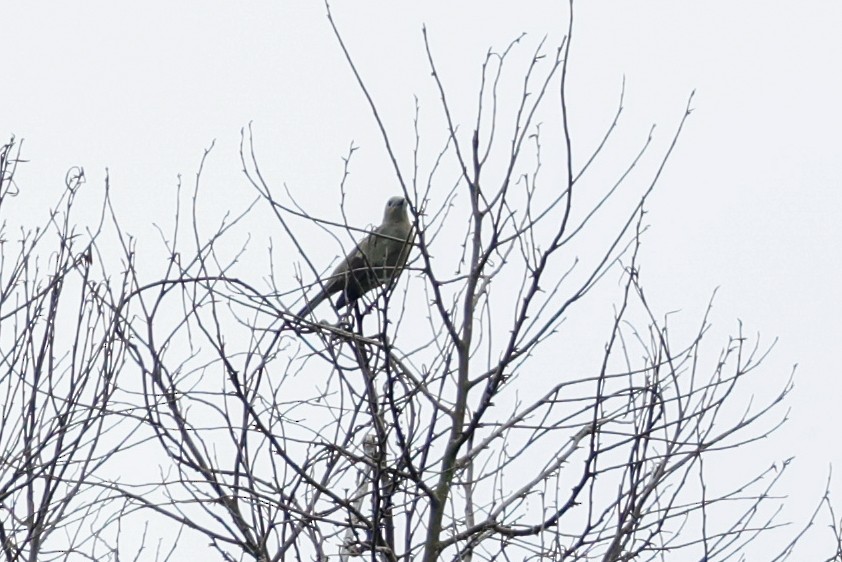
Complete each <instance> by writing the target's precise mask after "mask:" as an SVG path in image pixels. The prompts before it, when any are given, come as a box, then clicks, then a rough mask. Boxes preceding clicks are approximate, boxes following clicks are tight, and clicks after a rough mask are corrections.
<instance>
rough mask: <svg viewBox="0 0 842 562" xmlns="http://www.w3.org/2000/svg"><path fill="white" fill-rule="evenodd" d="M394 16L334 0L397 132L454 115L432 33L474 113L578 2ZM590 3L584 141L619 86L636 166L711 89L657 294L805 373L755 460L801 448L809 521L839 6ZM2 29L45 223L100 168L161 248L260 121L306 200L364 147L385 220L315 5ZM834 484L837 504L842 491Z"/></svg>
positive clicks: (833, 418)
mask: <svg viewBox="0 0 842 562" xmlns="http://www.w3.org/2000/svg"><path fill="white" fill-rule="evenodd" d="M399 4H405V3H393V2H366V3H356V2H355V3H353V7H351V4H350V3H347V2H346V3H340V2H337V3H336V6H335V7H334V10H335V15H336V19H337V21H338V24H339V25H340V28H341V29H342V31H343V33H344V35H345V38H346V41H347V43H348V44H349V47H350V48H351V49H352V51H353V53H354V56H355V57H356V60H357V61H358V63H359V67H360V70H361V71H362V72H363V73H364V75H365V77H366V78H367V80H368V81H369V84H370V86H371V89H372V92H373V94H374V96H375V99H376V100H377V101H378V102H379V103H380V104H382V107H383V109H384V116H385V117H386V119H387V123H388V125H389V126H390V127H391V128H392V129H393V130H394V131H395V134H396V135H398V136H399V137H404V138H408V135H410V134H411V124H412V122H411V119H412V114H413V97H412V96H413V94H414V93H417V94H418V95H419V97H420V98H421V99H422V112H424V113H422V115H424V114H429V115H434V114H435V112H436V110H437V109H438V108H437V106H436V101H437V100H436V98H435V96H434V95H433V90H432V86H433V85H432V83H431V81H430V78H429V71H428V69H427V67H426V66H425V59H424V55H423V43H422V40H421V32H420V26H421V23H422V22H426V24H427V27H428V30H429V34H430V38H431V41H432V44H433V49H434V52H435V53H436V55H437V58H438V61H439V63H440V65H441V67H442V75H443V79H444V80H445V81H446V86H447V87H448V88H449V91H450V92H452V94H453V101H454V106H455V107H456V108H457V110H460V111H462V114H461V115H462V119H463V120H464V122H465V123H470V121H471V116H472V113H471V112H472V110H473V104H474V103H475V91H476V87H477V80H478V77H479V66H480V64H481V62H482V58H483V55H484V53H485V51H486V50H487V49H488V48H489V47H496V48H502V47H503V46H504V45H505V44H506V43H508V41H510V40H511V39H513V38H514V37H516V36H517V35H518V34H519V33H520V32H521V31H526V32H528V33H529V35H528V36H527V39H526V41H525V47H524V48H525V49H527V50H532V49H533V48H534V45H535V43H536V42H537V41H538V40H539V39H540V38H541V37H542V36H543V35H544V34H549V36H550V38H551V39H556V40H557V39H558V38H559V37H560V35H561V34H562V33H563V27H562V26H563V25H564V21H565V20H564V14H565V9H566V8H565V5H564V4H561V3H557V2H546V1H545V2H528V3H526V2H517V3H516V2H489V1H470V2H468V1H464V2H458V3H453V2H444V1H436V2H423V3H417V4H418V5H417V6H413V7H405V6H402V7H397V6H398V5H399ZM453 4H458V6H457V7H453V6H452V5H453ZM422 5H423V7H420V6H422ZM515 6H517V7H515ZM576 12H577V15H576V17H577V20H576V26H575V28H574V43H573V49H572V61H571V78H570V85H571V111H572V112H573V113H574V115H575V117H574V120H573V127H574V134H579V135H580V137H578V138H581V139H583V141H582V146H590V144H591V143H592V142H593V139H594V138H596V137H597V135H599V134H600V132H601V131H602V127H604V126H605V124H606V123H607V122H608V120H609V119H610V116H611V115H612V112H613V104H615V103H616V100H617V96H618V93H619V86H620V83H621V80H622V77H623V76H624V75H625V77H626V91H627V97H626V104H625V106H626V110H625V111H626V114H625V117H624V129H623V130H624V132H623V133H622V134H621V135H620V137H619V138H620V139H621V140H622V142H623V143H627V144H624V145H623V147H624V150H621V151H619V152H618V153H617V154H630V153H631V152H632V150H633V149H634V148H635V147H636V146H637V144H636V143H638V142H639V141H640V140H642V139H643V138H645V134H646V131H647V130H648V127H649V125H650V124H651V123H657V124H658V132H659V134H660V135H662V136H663V138H665V136H666V135H667V134H668V133H669V132H671V131H672V130H673V128H674V127H675V125H676V123H677V120H678V118H679V117H680V116H681V112H682V110H683V108H684V105H685V103H686V99H687V96H688V95H689V93H690V91H691V90H693V89H695V90H696V92H697V93H696V97H695V101H694V103H693V107H694V108H695V112H694V114H693V116H692V118H691V120H690V122H689V124H688V127H687V130H686V133H685V135H684V136H683V138H682V140H681V141H680V144H679V147H678V149H677V151H676V153H675V154H674V157H673V159H672V161H671V163H670V164H669V166H668V168H667V173H666V174H665V175H664V177H663V178H662V182H661V184H660V187H659V188H658V192H657V193H656V195H655V197H654V199H653V202H652V204H651V205H650V207H649V210H650V215H649V222H650V224H651V225H652V229H651V231H650V232H649V233H648V235H647V239H646V246H645V250H644V264H643V274H644V281H645V283H646V286H647V290H648V292H649V295H650V297H653V298H654V299H655V300H656V301H657V303H658V307H659V309H660V310H661V311H663V312H666V311H668V310H673V309H679V308H680V309H684V310H686V311H688V315H687V316H686V317H685V318H687V319H688V321H689V320H691V319H692V320H694V319H695V318H696V317H697V316H698V313H699V312H700V311H701V310H703V308H704V306H705V304H706V303H707V300H708V298H709V297H710V294H711V292H712V291H713V290H714V288H716V287H717V286H719V287H720V292H719V294H718V297H717V299H716V301H715V313H714V316H713V320H714V322H715V323H716V324H717V327H718V328H720V329H721V330H722V331H723V333H724V331H725V330H726V329H727V330H732V329H733V328H734V327H735V326H736V319H741V320H743V321H744V323H745V326H746V331H747V332H748V333H749V334H754V333H756V332H759V333H760V334H761V335H762V337H763V339H764V340H765V341H771V340H772V339H773V338H775V337H779V338H780V342H779V344H778V346H777V348H776V350H775V351H774V353H773V356H772V357H771V358H770V360H769V361H768V363H767V365H766V367H765V373H768V377H769V379H770V380H772V381H774V382H773V383H772V384H774V385H779V384H780V381H781V380H782V379H784V378H785V375H786V374H787V372H788V371H789V369H790V367H791V365H792V364H794V363H798V364H799V369H798V376H797V379H796V390H795V393H794V395H793V396H792V399H791V402H790V404H791V407H792V414H791V421H790V423H789V424H788V425H787V426H785V428H784V429H783V430H781V431H780V432H779V433H777V434H776V435H775V436H774V437H773V438H772V439H771V440H769V443H768V444H764V445H763V448H762V449H761V450H762V451H763V454H765V455H767V456H766V457H763V458H768V459H769V462H771V461H772V460H775V459H778V460H782V459H784V458H787V457H789V456H793V455H795V456H796V457H797V459H796V463H795V466H794V467H793V471H792V473H791V474H790V477H789V478H788V479H787V480H786V483H785V485H786V486H787V488H786V491H787V492H788V493H789V495H790V496H791V497H792V498H793V504H792V508H791V509H792V511H790V512H788V513H789V514H790V518H792V519H795V518H799V517H803V516H804V515H805V514H806V512H807V511H808V510H809V509H810V508H811V507H812V505H813V504H814V501H816V500H818V498H819V496H820V494H821V492H822V486H823V482H824V478H825V477H826V473H827V470H828V468H829V465H830V464H831V463H834V464H835V466H836V467H838V468H837V470H839V467H842V446H840V440H839V437H838V428H839V427H842V408H840V407H839V404H840V395H842V382H840V380H839V374H840V373H839V362H838V360H837V359H836V356H837V354H838V352H839V349H840V344H839V342H840V341H842V328H840V318H842V291H840V289H839V286H840V284H839V281H838V280H837V279H838V278H839V277H840V274H842V226H840V220H839V217H840V216H842V141H841V140H840V131H842V63H840V60H842V31H841V30H842V4H840V3H838V2H834V1H830V0H827V1H803V2H788V3H784V2H759V1H742V2H734V1H723V0H718V1H707V2H699V1H696V2H686V1H676V0H670V1H666V0H662V1H638V2H629V1H603V2H596V1H590V0H589V1H580V2H579V3H578V5H577V10H576ZM0 29H2V34H0V37H2V40H3V47H4V56H3V66H2V79H0V135H3V136H5V137H8V136H9V135H11V134H15V135H16V136H17V137H18V138H25V139H26V141H25V144H24V156H25V157H26V158H28V159H29V160H30V163H29V164H27V165H25V167H23V168H21V170H20V174H19V177H18V181H19V183H20V184H21V186H22V187H23V189H24V190H27V191H28V192H29V196H30V197H31V199H29V200H28V201H29V202H28V203H21V204H22V205H23V208H25V209H28V210H27V213H28V212H31V213H32V217H33V219H32V220H33V222H35V221H36V220H39V219H40V217H43V213H44V212H45V210H46V209H45V207H44V206H45V205H48V204H49V203H51V202H52V201H54V200H55V198H56V197H57V195H58V193H59V191H60V189H61V185H62V183H63V178H64V174H65V172H66V170H67V168H68V167H70V166H72V165H81V166H84V167H85V170H86V172H87V175H88V178H89V187H93V186H97V189H99V188H101V185H102V180H103V178H104V169H105V168H106V167H108V168H109V169H110V172H111V177H112V185H113V188H114V190H115V198H116V200H117V204H118V205H120V206H122V207H121V208H123V209H124V213H123V214H124V216H126V219H127V224H129V228H130V229H132V230H133V231H134V232H136V233H138V235H140V236H145V235H151V234H152V233H153V231H152V230H151V228H149V224H150V223H151V222H152V221H159V222H164V221H166V220H167V219H168V218H169V216H170V215H171V212H170V211H169V207H168V205H169V201H170V200H171V196H172V193H173V190H174V187H175V185H176V177H177V174H179V173H181V174H183V176H184V177H185V178H186V179H187V180H189V179H191V178H192V177H193V174H194V173H195V171H196V168H197V166H198V163H199V159H200V157H201V154H202V151H203V149H204V148H205V147H207V146H209V145H210V143H211V141H212V140H213V139H216V141H217V144H216V147H215V149H214V153H213V157H212V160H211V165H210V168H209V176H208V178H213V179H208V181H209V182H212V183H214V184H216V185H217V186H219V185H226V184H230V185H231V186H232V188H231V197H230V199H229V198H225V197H220V198H216V199H214V200H213V203H209V205H215V206H216V208H215V209H209V212H216V213H217V214H221V213H222V212H223V211H224V210H225V209H228V208H230V207H231V206H235V207H236V205H237V203H238V199H237V198H238V197H239V195H238V194H240V193H243V194H245V193H247V191H246V190H244V189H243V188H242V186H243V185H244V182H243V180H242V178H241V176H240V173H239V164H238V161H237V154H236V148H237V145H238V143H239V129H240V127H242V126H244V125H246V124H247V123H248V122H249V121H253V123H254V129H255V132H256V140H257V149H258V155H259V156H260V158H261V163H262V164H263V166H264V167H265V170H266V172H267V175H268V176H269V177H270V179H271V180H272V181H274V182H276V185H278V186H280V185H281V182H286V183H287V184H288V186H289V187H290V189H291V190H292V191H293V192H294V193H296V194H298V195H299V196H300V197H301V199H302V201H304V202H305V203H309V204H310V205H311V208H315V207H316V206H318V205H324V204H325V201H331V200H332V199H331V198H333V197H336V194H337V185H338V180H339V178H340V177H341V173H342V161H341V157H342V156H344V155H345V153H346V152H347V149H348V147H349V145H350V143H351V141H352V140H353V141H354V142H355V144H356V145H358V146H360V152H359V162H358V163H357V166H358V167H356V168H355V169H354V174H355V175H354V181H355V182H356V185H357V189H363V186H373V187H370V188H368V187H366V188H365V189H368V190H369V191H368V192H370V194H371V200H374V201H377V202H378V203H377V210H376V211H375V212H373V213H372V212H368V209H367V208H366V207H365V206H361V207H357V208H352V209H351V212H352V215H353V217H354V218H355V219H357V220H359V221H360V222H362V223H365V222H366V221H369V222H371V221H376V220H377V219H378V218H379V213H380V210H379V209H380V206H381V203H380V202H381V201H383V200H385V198H386V197H387V196H388V195H390V194H392V193H394V191H395V187H394V183H393V182H392V181H391V179H390V178H391V170H390V169H389V168H388V166H387V162H386V160H385V158H384V153H383V151H382V144H381V142H380V140H379V139H378V137H377V136H376V131H375V129H374V127H373V123H372V121H371V119H370V116H369V114H368V113H367V110H366V106H365V104H364V100H363V98H362V96H361V95H360V92H359V91H358V89H357V88H356V87H355V85H354V83H353V81H352V78H351V75H350V73H349V71H348V68H347V66H346V65H345V64H344V62H343V60H342V57H341V52H340V51H339V48H338V45H337V44H336V41H335V40H334V38H333V37H332V35H331V32H330V29H329V26H328V23H327V21H326V19H325V10H324V7H323V6H322V5H321V3H320V2H308V3H305V2H249V3H234V2H208V1H203V2H198V1H191V2H161V1H147V2H142V3H117V2H110V1H109V2H106V1H92V0H89V1H86V2H43V1H34V2H26V3H24V2H17V3H11V2H5V3H4V6H3V8H2V21H0ZM513 76H514V74H513ZM583 150H584V149H583ZM233 186H240V187H239V188H235V187H233ZM238 189H239V191H238ZM368 192H367V193H368ZM329 212H330V211H327V210H326V211H325V213H329ZM372 215H373V216H372ZM21 220H24V221H25V220H26V217H24V218H23V219H21ZM141 244H142V242H141ZM711 352H714V350H713V349H711ZM764 376H765V375H764ZM758 380H762V377H761V378H758ZM776 388H777V386H776ZM762 390H763V389H758V391H759V392H762ZM761 456H762V455H761ZM753 458H755V456H751V457H748V459H753ZM741 462H743V460H742V459H741ZM765 464H768V463H766V462H765V461H764V465H765ZM833 489H834V492H835V496H836V498H837V501H836V506H837V509H838V510H842V479H840V478H837V479H836V482H835V485H834V488H833ZM822 552H824V551H822ZM819 553H820V552H817V553H816V555H818V554H819ZM805 555H806V556H807V558H806V559H811V558H810V556H809V552H808V553H805Z"/></svg>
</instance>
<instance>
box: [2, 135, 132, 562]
mask: <svg viewBox="0 0 842 562" xmlns="http://www.w3.org/2000/svg"><path fill="white" fill-rule="evenodd" d="M21 161H22V160H21V157H20V144H18V143H16V141H15V139H14V138H12V139H11V140H10V141H9V142H8V143H6V144H4V145H3V146H2V147H0V212H3V213H4V215H3V216H4V221H3V223H2V227H0V273H2V278H1V279H2V280H1V281H0V349H2V352H0V356H2V367H0V388H2V389H3V391H2V406H0V506H2V509H0V547H2V555H3V558H4V559H5V560H51V559H57V558H63V557H65V556H69V555H78V554H85V555H90V553H102V552H103V551H108V550H111V549H112V548H113V547H112V543H110V542H109V536H108V535H107V533H106V532H105V529H106V526H107V524H106V516H107V515H108V513H109V509H106V505H108V506H109V508H110V507H111V506H113V505H117V503H119V501H120V500H119V498H113V497H110V496H109V494H108V491H107V490H103V489H101V488H98V487H96V486H94V485H93V478H94V475H95V474H96V473H97V471H98V470H99V469H100V468H101V467H102V465H103V464H104V463H105V462H106V461H107V460H108V459H109V458H110V457H111V456H112V455H113V453H114V451H115V450H116V449H118V448H119V447H120V446H121V445H122V444H124V443H125V442H126V440H127V439H128V437H129V436H128V435H125V434H122V435H121V434H120V433H119V430H117V429H116V428H118V427H121V428H122V425H121V424H119V423H118V417H117V416H112V415H109V413H110V411H111V410H112V397H113V393H114V391H115V388H116V381H117V374H118V372H119V371H120V370H121V368H122V366H123V364H124V359H125V348H124V347H123V345H122V343H121V342H122V339H121V338H119V337H117V335H116V334H117V333H119V332H120V331H121V330H122V329H123V328H122V327H121V318H120V317H119V316H118V315H116V314H115V313H114V309H113V306H109V304H108V300H109V298H110V296H111V290H112V287H110V286H109V284H108V283H107V282H106V280H105V279H104V278H103V277H100V276H99V275H97V273H96V266H95V265H94V262H93V260H94V256H96V255H97V254H96V252H97V250H96V245H95V241H96V239H97V237H98V236H99V233H100V229H101V226H102V224H100V225H99V226H100V229H97V230H96V231H94V232H91V231H88V233H87V236H83V235H82V233H80V232H77V230H76V227H75V226H74V222H75V221H74V219H73V217H72V214H71V210H72V208H73V205H74V201H75V199H76V195H77V192H78V191H79V189H80V188H81V186H82V184H83V183H84V180H85V176H84V172H83V171H82V170H81V169H79V168H74V169H71V170H70V172H68V174H67V178H66V185H65V190H64V193H63V194H62V197H61V199H60V200H59V201H58V204H57V205H56V206H55V207H54V209H53V210H52V211H50V213H49V218H48V220H47V221H46V224H44V225H43V226H41V227H39V228H34V229H32V228H22V229H21V231H20V233H19V235H18V236H19V237H18V238H15V239H13V238H12V236H13V235H12V234H11V233H10V232H9V230H11V229H10V228H9V224H8V223H7V219H6V218H5V217H7V216H8V215H10V214H11V213H10V212H9V208H10V206H11V205H12V204H13V203H14V201H13V199H14V198H15V197H16V196H17V195H18V194H19V191H18V187H17V184H16V182H15V179H14V176H15V172H16V170H17V167H18V164H19V163H20V162H21ZM85 238H87V241H85ZM117 286H118V287H119V285H117ZM83 523H84V532H82V531H81V530H82V528H83V527H82V524H83Z"/></svg>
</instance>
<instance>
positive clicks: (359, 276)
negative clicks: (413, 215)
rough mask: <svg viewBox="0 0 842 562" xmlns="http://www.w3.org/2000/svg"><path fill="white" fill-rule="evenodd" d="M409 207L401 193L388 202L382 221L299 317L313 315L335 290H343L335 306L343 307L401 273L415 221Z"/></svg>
mask: <svg viewBox="0 0 842 562" xmlns="http://www.w3.org/2000/svg"><path fill="white" fill-rule="evenodd" d="M406 207H407V202H406V199H404V198H403V197H400V196H396V197H392V198H390V199H389V201H387V202H386V210H385V211H384V212H383V223H382V224H381V225H380V226H378V227H377V228H375V229H374V231H372V232H371V233H370V234H369V235H368V236H366V237H365V238H364V239H363V240H361V241H360V242H359V243H358V244H357V246H356V248H354V250H353V251H351V253H349V254H348V255H347V256H346V257H345V259H343V260H342V262H341V263H340V264H339V265H337V266H336V269H334V270H333V273H331V274H330V276H329V277H327V278H326V279H322V280H321V281H320V285H321V288H320V291H319V293H318V294H317V295H316V296H315V297H313V298H312V299H310V300H309V301H307V304H305V305H304V308H302V309H301V310H300V311H299V312H298V316H302V317H303V316H306V315H308V314H310V313H311V312H312V311H313V310H314V309H315V308H316V307H317V306H318V305H319V304H320V303H321V302H322V301H323V300H325V299H327V298H328V297H329V296H331V295H334V294H336V293H340V295H339V297H338V298H337V299H336V308H337V309H339V308H342V307H343V306H345V305H346V304H351V303H353V302H354V301H356V300H357V299H359V298H360V297H361V296H363V295H364V294H365V293H367V292H368V291H370V290H372V289H374V288H375V287H378V286H380V285H382V284H383V283H388V282H391V281H392V280H394V279H396V278H397V277H398V275H400V274H401V271H403V268H404V266H405V265H406V260H407V258H408V257H409V249H410V247H411V245H412V223H410V222H409V216H408V215H407V213H406Z"/></svg>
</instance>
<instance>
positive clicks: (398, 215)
mask: <svg viewBox="0 0 842 562" xmlns="http://www.w3.org/2000/svg"><path fill="white" fill-rule="evenodd" d="M406 207H407V203H406V199H404V198H403V197H402V196H400V195H396V196H394V197H390V198H389V200H388V201H386V210H385V211H383V222H384V223H386V222H405V221H408V220H409V219H408V217H407V214H406Z"/></svg>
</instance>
